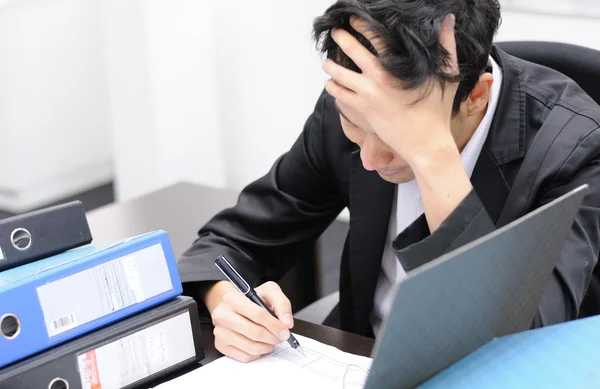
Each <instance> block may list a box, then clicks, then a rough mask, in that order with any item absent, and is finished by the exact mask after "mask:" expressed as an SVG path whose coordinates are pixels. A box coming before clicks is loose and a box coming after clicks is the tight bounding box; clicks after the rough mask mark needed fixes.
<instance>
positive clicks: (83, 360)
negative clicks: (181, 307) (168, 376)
mask: <svg viewBox="0 0 600 389" xmlns="http://www.w3.org/2000/svg"><path fill="white" fill-rule="evenodd" d="M195 355H196V350H195V348H194V335H193V332H192V325H191V323H190V314H189V312H188V311H185V313H182V314H180V315H177V316H175V317H173V318H170V319H167V320H165V321H163V322H161V323H158V324H155V325H153V326H151V327H148V328H146V329H143V330H141V331H139V332H136V333H135V334H132V335H129V336H126V337H124V338H121V339H119V340H117V341H115V342H112V343H109V344H107V345H105V346H102V347H100V348H97V349H95V350H90V351H88V352H85V353H83V354H81V355H78V356H77V363H78V366H79V374H80V377H81V383H82V388H83V389H102V388H122V387H125V386H128V385H131V384H134V383H136V382H137V381H139V380H141V379H143V378H146V377H148V376H149V375H152V374H155V373H158V372H160V371H162V370H165V369H167V368H169V367H171V366H173V365H176V364H178V363H181V362H183V361H185V360H188V359H190V358H193V357H194V356H195Z"/></svg>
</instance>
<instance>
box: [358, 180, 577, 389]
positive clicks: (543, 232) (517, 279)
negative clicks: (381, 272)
mask: <svg viewBox="0 0 600 389" xmlns="http://www.w3.org/2000/svg"><path fill="white" fill-rule="evenodd" d="M587 189H588V187H587V185H583V186H581V187H579V188H577V189H574V190H573V191H571V192H569V193H567V194H565V195H563V196H561V197H560V198H558V199H556V200H554V201H552V202H550V203H548V204H546V205H544V206H542V207H540V208H538V209H536V210H534V211H532V212H530V213H528V214H527V215H525V216H523V217H521V218H519V219H517V220H515V221H513V222H512V223H510V224H508V225H506V226H504V227H502V228H500V229H498V230H496V231H494V232H492V233H490V234H488V235H486V236H484V237H482V238H480V239H477V240H476V241H474V242H471V243H470V244H468V245H465V246H463V247H461V248H459V249H456V250H454V251H452V252H450V253H447V254H445V255H443V256H441V257H440V258H438V259H436V260H434V261H432V262H430V263H428V264H426V265H424V266H421V267H420V268H418V269H415V270H414V271H412V272H410V273H409V274H408V276H407V277H406V278H405V279H403V280H402V281H401V282H400V283H399V285H398V288H397V291H396V295H395V300H394V303H393V306H392V310H391V312H390V315H389V316H388V317H387V319H386V320H385V321H384V323H383V327H382V330H381V335H379V336H378V337H377V341H376V343H375V347H374V351H373V354H372V357H373V363H372V365H371V369H370V373H369V375H368V377H367V381H366V383H365V386H364V388H366V389H373V388H377V389H385V388H394V389H402V388H415V387H417V386H418V385H420V384H421V383H423V382H425V381H426V380H427V379H429V378H430V377H432V376H434V375H436V374H437V373H438V372H440V371H442V370H444V369H445V368H447V367H448V366H450V365H452V364H453V363H455V362H457V361H458V360H460V359H461V358H463V357H465V356H466V355H468V354H470V353H471V352H473V351H475V350H476V349H478V348H480V347H481V346H483V345H485V344H486V343H488V342H489V341H491V340H492V339H494V338H496V337H500V336H504V335H509V334H513V333H517V332H522V331H525V330H528V329H529V328H530V327H531V323H532V320H533V318H534V316H535V314H536V312H537V306H538V304H539V301H540V299H541V297H542V295H543V293H544V290H545V288H546V285H547V283H548V280H549V279H550V276H551V274H552V271H553V269H554V267H555V265H556V261H557V259H558V256H559V253H560V251H561V249H562V247H563V245H564V242H565V239H566V236H567V233H568V232H569V230H570V229H571V226H572V224H573V222H574V219H575V216H576V214H577V212H578V210H579V207H580V205H581V203H582V201H583V199H584V197H585V193H586V192H587Z"/></svg>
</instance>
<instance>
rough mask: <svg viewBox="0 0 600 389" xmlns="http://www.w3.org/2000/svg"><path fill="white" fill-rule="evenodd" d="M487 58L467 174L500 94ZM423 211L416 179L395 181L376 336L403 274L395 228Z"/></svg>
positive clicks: (374, 317) (496, 69) (498, 73)
mask: <svg viewBox="0 0 600 389" xmlns="http://www.w3.org/2000/svg"><path fill="white" fill-rule="evenodd" d="M490 61H491V63H492V67H493V70H492V72H493V75H494V82H493V84H492V90H491V95H490V101H489V104H488V109H487V112H486V114H485V116H484V118H483V120H482V121H481V123H480V124H479V127H477V129H476V130H475V132H474V133H473V136H472V137H471V139H470V140H469V142H468V143H467V145H466V146H465V148H464V149H463V151H462V152H461V155H460V157H461V160H462V163H463V166H464V168H465V171H466V172H467V174H468V175H469V177H471V175H472V174H473V170H474V169H475V164H476V163H477V159H478V158H479V154H480V153H481V150H482V149H483V145H484V144H485V140H486V138H487V135H488V132H489V130H490V127H491V125H492V120H493V118H494V114H495V112H496V107H497V105H498V99H499V97H500V87H501V85H502V69H501V68H500V66H499V65H498V64H497V63H496V62H495V61H494V59H493V58H491V57H490ZM423 212H424V211H423V203H422V201H421V194H420V192H419V187H418V185H417V180H412V181H409V182H406V183H403V184H398V185H397V186H396V191H395V195H394V203H393V205H392V213H391V215H390V224H389V227H388V234H387V240H386V243H385V249H384V251H383V261H382V263H381V272H380V274H379V279H378V281H377V289H376V290H375V301H374V309H373V312H372V314H371V325H372V327H373V332H374V333H375V336H377V333H378V332H379V329H380V328H381V324H382V322H383V321H384V320H385V318H386V317H387V315H388V314H389V312H390V310H391V308H392V303H393V301H394V296H395V291H396V286H397V285H398V282H399V281H400V280H401V279H402V278H404V277H405V276H406V272H405V271H404V269H403V268H402V266H401V265H400V262H399V261H398V259H397V258H396V255H395V254H394V251H393V250H392V242H393V241H394V239H395V238H396V236H397V235H398V231H404V230H405V229H406V228H407V227H408V226H409V225H411V224H412V223H413V222H414V221H415V220H416V219H418V218H419V216H421V215H422V214H423Z"/></svg>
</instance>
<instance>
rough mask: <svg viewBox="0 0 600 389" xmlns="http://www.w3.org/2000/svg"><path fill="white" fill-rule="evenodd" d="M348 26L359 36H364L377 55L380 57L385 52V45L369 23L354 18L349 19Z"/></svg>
mask: <svg viewBox="0 0 600 389" xmlns="http://www.w3.org/2000/svg"><path fill="white" fill-rule="evenodd" d="M350 26H351V27H352V28H353V29H354V30H355V31H356V32H358V33H359V34H361V35H362V36H364V37H365V38H366V39H367V40H368V41H369V42H370V43H371V45H372V46H373V48H374V49H375V52H377V54H378V55H381V54H383V53H384V52H385V50H386V45H385V42H384V41H383V39H382V38H381V37H380V36H379V35H377V34H376V33H375V32H374V31H373V30H372V29H371V26H370V25H369V23H367V21H366V20H364V19H361V18H359V17H356V16H351V17H350Z"/></svg>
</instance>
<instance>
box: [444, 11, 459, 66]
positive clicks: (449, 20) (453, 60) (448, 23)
mask: <svg viewBox="0 0 600 389" xmlns="http://www.w3.org/2000/svg"><path fill="white" fill-rule="evenodd" d="M455 25H456V17H455V16H454V15H453V14H450V15H448V16H446V17H445V18H444V20H443V21H442V26H441V29H440V43H441V45H442V47H444V49H446V51H447V52H448V54H450V57H449V58H448V63H447V67H446V68H445V69H444V71H445V72H446V73H448V74H453V75H457V74H459V73H460V70H459V67H458V56H457V54H456V36H455V32H454V27H455Z"/></svg>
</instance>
